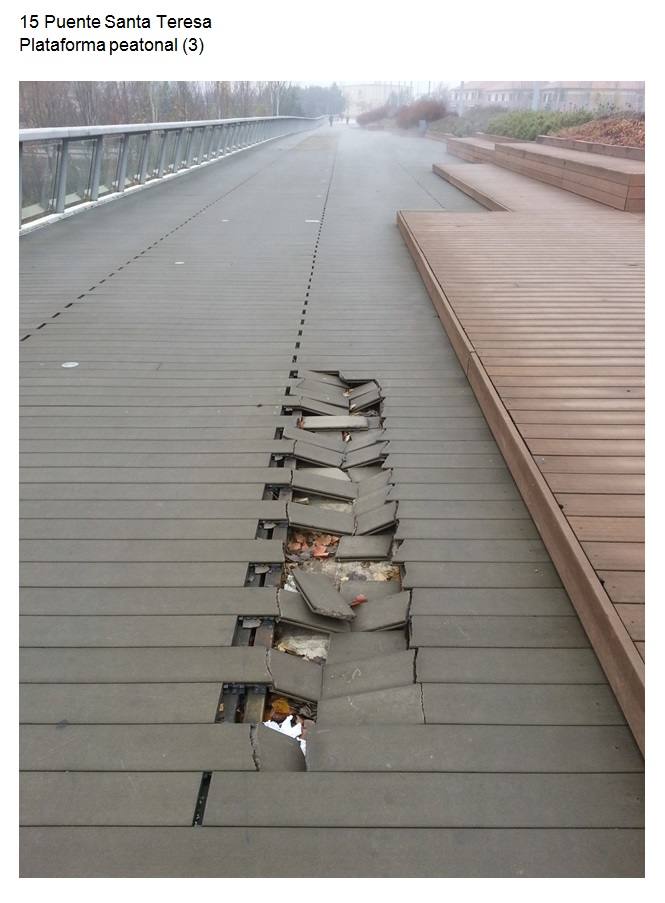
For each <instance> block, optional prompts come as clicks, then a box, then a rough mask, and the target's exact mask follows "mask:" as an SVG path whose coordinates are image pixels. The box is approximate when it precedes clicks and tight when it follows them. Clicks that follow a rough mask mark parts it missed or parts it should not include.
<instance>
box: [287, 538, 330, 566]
mask: <svg viewBox="0 0 665 903" xmlns="http://www.w3.org/2000/svg"><path fill="white" fill-rule="evenodd" d="M338 543H339V536H333V535H332V534H331V533H312V532H295V533H293V535H292V537H291V538H290V539H289V540H288V542H287V544H286V558H287V560H288V561H307V560H308V559H310V558H329V557H330V556H331V555H334V554H335V549H336V546H337V545H338Z"/></svg>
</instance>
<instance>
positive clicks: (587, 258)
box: [399, 166, 644, 742]
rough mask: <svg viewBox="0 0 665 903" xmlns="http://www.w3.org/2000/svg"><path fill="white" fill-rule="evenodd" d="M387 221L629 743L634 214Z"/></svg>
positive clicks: (634, 510)
mask: <svg viewBox="0 0 665 903" xmlns="http://www.w3.org/2000/svg"><path fill="white" fill-rule="evenodd" d="M480 168H481V167H476V166H473V167H468V169H470V170H471V176H470V178H473V174H474V173H475V171H476V170H477V169H480ZM538 188H540V186H538ZM527 190H528V186H524V192H526V191H527ZM539 193H540V192H539V191H538V192H537V194H539ZM399 224H400V228H401V229H402V233H403V235H404V237H405V239H406V241H407V245H408V246H409V248H410V250H411V252H412V254H413V256H414V259H415V260H416V263H417V265H418V267H419V269H420V272H421V274H422V275H423V277H424V279H425V282H426V285H427V287H428V290H429V291H430V295H431V297H432V299H433V301H434V304H435V306H436V308H437V311H438V312H439V316H440V317H441V319H442V321H443V323H444V326H445V328H446V331H447V332H448V335H449V337H450V339H451V341H452V343H453V346H454V347H455V350H456V352H457V354H458V357H459V359H460V361H461V362H462V365H463V367H464V369H465V371H466V372H467V374H468V376H469V379H470V380H471V384H472V385H473V386H474V390H475V391H476V394H477V397H478V398H479V401H480V403H481V406H482V408H483V410H484V412H485V415H486V416H487V418H488V420H489V422H490V425H491V426H492V430H493V432H494V435H495V437H496V438H497V441H498V442H499V445H500V447H501V449H502V452H503V454H504V457H506V460H507V461H508V463H509V465H510V467H511V470H512V472H513V476H514V477H515V479H516V481H517V483H518V486H519V487H520V490H521V492H522V495H523V496H524V498H525V499H526V501H527V504H528V505H529V509H530V511H531V513H532V515H533V516H534V519H535V521H536V524H537V526H538V528H539V531H540V533H541V536H543V539H544V540H545V543H546V545H547V547H548V550H549V551H550V554H551V555H552V558H553V560H554V562H555V564H556V566H557V569H558V571H559V573H560V574H561V576H562V579H563V582H564V585H565V586H566V588H567V589H568V591H569V593H570V595H571V599H572V600H573V603H574V604H575V606H576V608H577V610H578V612H579V614H580V617H581V619H582V622H583V624H584V626H585V628H586V630H587V632H588V633H589V636H590V637H591V639H592V642H593V643H594V647H595V648H596V651H597V653H598V654H599V657H600V660H601V662H602V664H603V667H604V668H605V671H606V673H607V674H608V676H609V679H610V682H611V683H612V686H613V687H614V689H615V692H616V693H617V696H618V698H619V700H620V702H621V703H622V705H623V707H624V711H625V712H626V715H627V717H628V720H629V722H630V724H631V726H632V727H633V730H634V731H635V734H636V736H637V737H638V738H639V740H640V742H642V738H643V679H644V678H643V674H644V671H643V660H642V659H643V655H644V645H643V643H644V608H643V603H644V589H643V569H644V546H643V542H644V523H643V517H644V476H643V474H644V457H643V455H644V444H643V439H644V434H643V422H644V421H643V417H644V383H643V378H644V331H643V316H644V311H643V224H642V222H641V219H640V218H639V217H635V216H631V215H629V214H610V215H609V216H608V215H607V212H606V211H605V210H604V209H602V208H601V209H600V210H599V212H598V213H597V214H596V213H594V212H582V210H580V208H579V207H577V208H576V210H575V215H574V217H573V216H571V215H570V214H569V215H566V214H565V212H563V211H561V212H559V211H557V212H556V213H552V214H546V213H530V214H527V213H488V214H486V215H481V216H469V215H455V214H447V213H418V212H402V213H401V214H400V215H399Z"/></svg>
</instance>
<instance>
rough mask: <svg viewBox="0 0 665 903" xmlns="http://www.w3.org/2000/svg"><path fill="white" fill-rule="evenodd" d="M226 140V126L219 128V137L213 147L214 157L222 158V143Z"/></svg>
mask: <svg viewBox="0 0 665 903" xmlns="http://www.w3.org/2000/svg"><path fill="white" fill-rule="evenodd" d="M225 140H226V126H224V125H220V126H219V135H218V138H217V144H216V147H215V156H216V157H223V156H224V141H225Z"/></svg>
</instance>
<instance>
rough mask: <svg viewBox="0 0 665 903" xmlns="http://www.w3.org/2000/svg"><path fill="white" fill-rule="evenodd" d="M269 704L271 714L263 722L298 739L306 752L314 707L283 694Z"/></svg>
mask: <svg viewBox="0 0 665 903" xmlns="http://www.w3.org/2000/svg"><path fill="white" fill-rule="evenodd" d="M269 705H270V714H269V716H268V720H267V721H264V722H263V724H264V726H265V727H268V728H270V729H271V730H274V731H279V732H280V733H282V734H286V736H287V737H292V738H293V739H295V740H298V742H299V744H300V748H301V750H302V751H303V753H304V752H305V749H306V737H307V731H308V730H309V728H311V727H312V726H313V725H314V720H313V719H314V717H315V715H314V712H313V710H312V708H311V707H310V706H309V705H306V704H298V703H295V702H289V700H287V699H285V698H284V697H283V696H277V697H273V698H272V699H271V700H270V702H269Z"/></svg>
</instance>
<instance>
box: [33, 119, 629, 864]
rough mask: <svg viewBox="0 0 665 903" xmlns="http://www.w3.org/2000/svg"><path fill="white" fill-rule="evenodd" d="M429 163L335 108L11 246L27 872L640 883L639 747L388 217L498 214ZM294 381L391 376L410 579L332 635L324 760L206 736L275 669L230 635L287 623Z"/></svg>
mask: <svg viewBox="0 0 665 903" xmlns="http://www.w3.org/2000/svg"><path fill="white" fill-rule="evenodd" d="M315 139H317V140H315ZM319 139H320V140H319ZM432 148H433V145H432V144H431V143H430V142H427V141H422V140H418V139H411V138H401V137H397V136H393V135H389V134H382V133H371V132H361V131H360V130H356V129H353V128H351V129H347V128H346V127H337V126H336V127H334V128H333V129H330V128H329V127H328V126H325V127H324V128H322V129H321V132H320V133H319V134H318V135H316V136H305V137H303V136H302V135H300V136H295V137H291V138H286V139H280V140H279V141H277V142H273V143H271V144H269V145H265V146H263V147H260V148H257V149H254V150H252V151H249V152H247V153H245V154H243V155H238V156H237V157H233V158H231V159H229V160H228V161H224V162H222V163H220V164H216V165H214V166H211V167H207V168H205V169H204V170H202V171H200V172H195V173H192V174H191V175H188V176H186V177H183V178H182V179H179V180H175V181H174V182H172V183H171V184H167V185H164V186H161V187H160V188H158V189H154V190H152V191H149V192H144V193H139V194H137V195H134V196H133V197H127V198H125V199H123V200H121V201H118V202H116V203H113V204H108V205H105V206H104V207H100V208H98V209H97V210H94V211H91V212H89V213H84V214H81V215H80V216H77V217H73V218H71V219H69V220H65V221H63V222H61V223H59V224H57V225H55V226H53V227H49V228H48V229H43V230H41V231H38V232H35V233H34V234H32V235H30V236H28V237H26V238H25V239H23V240H22V241H21V257H22V273H23V278H22V291H23V295H24V304H23V310H22V318H21V322H22V324H23V325H22V333H21V334H22V337H25V336H28V337H27V338H24V341H23V342H22V346H21V350H22V364H21V368H22V369H21V374H22V381H23V385H22V392H23V395H22V409H21V414H22V453H23V459H22V475H23V478H24V483H23V485H22V517H23V520H22V528H23V534H22V535H23V537H24V538H25V542H26V545H25V547H24V548H25V550H26V554H25V561H24V562H23V563H22V579H23V589H22V601H21V613H22V620H23V625H22V638H23V639H22V642H23V646H24V649H23V650H22V654H23V662H22V680H23V685H22V697H21V716H22V721H23V723H24V730H25V738H24V741H23V748H22V754H23V768H24V769H25V770H24V774H23V779H24V783H23V799H22V823H23V828H22V867H21V868H22V874H23V875H25V876H102V875H104V876H182V877H186V876H197V877H208V876H222V875H227V876H229V875H236V876H242V877H254V876H268V875H270V876H276V877H286V876H295V875H303V876H338V877H341V876H348V877H352V876H362V877H369V876H391V877H396V876H410V877H422V876H438V877H446V876H449V877H453V876H467V877H470V876H527V877H528V876H532V877H534V876H548V877H555V876H569V877H572V876H594V877H601V876H638V875H640V874H641V873H642V868H643V866H642V843H643V837H642V830H641V828H642V818H643V815H642V804H641V797H642V789H641V770H642V759H641V756H640V754H639V751H638V750H637V748H636V746H635V744H634V741H633V739H632V736H631V734H630V731H629V729H628V727H627V726H626V724H625V722H624V719H623V716H622V714H621V712H620V710H619V708H618V706H617V704H616V701H615V699H614V696H613V694H612V692H611V691H610V689H609V687H608V684H607V682H606V680H605V677H604V675H603V672H602V670H601V668H600V667H599V665H598V662H597V660H596V657H595V655H594V653H593V651H592V649H591V647H590V646H589V643H588V641H587V640H586V636H585V634H584V632H583V631H582V630H581V628H580V625H579V621H578V619H577V616H576V614H575V612H574V610H573V608H572V606H571V604H570V602H569V600H568V598H567V596H566V593H565V591H564V590H563V588H562V586H561V581H560V580H559V577H558V575H557V573H556V570H555V569H554V568H553V566H552V564H551V562H550V561H549V559H548V556H547V553H546V552H544V550H543V546H542V543H541V542H540V540H539V537H538V533H537V531H536V529H535V527H534V524H533V522H532V520H531V518H530V516H529V513H528V510H527V508H526V507H525V505H524V503H523V502H522V500H521V498H520V495H519V493H518V492H517V490H516V487H515V485H514V483H513V481H512V479H511V477H510V474H509V472H508V470H507V468H506V465H505V463H504V461H503V458H502V456H501V454H500V453H499V450H498V448H497V446H496V445H495V443H494V441H493V439H492V435H491V433H490V431H489V429H488V427H487V424H486V422H485V420H484V417H483V415H482V413H481V410H480V408H479V406H478V404H477V402H476V400H475V397H474V394H473V392H472V390H471V388H470V386H469V384H468V382H467V380H466V377H465V375H464V373H463V371H462V369H461V367H460V365H459V363H458V360H457V358H456V356H455V353H454V351H453V348H452V347H451V345H450V342H449V341H448V339H447V337H446V335H445V333H444V331H443V329H442V327H441V325H440V322H439V320H438V318H437V316H436V313H435V311H434V310H433V308H432V305H431V303H430V300H429V298H428V296H427V293H426V291H425V289H424V287H423V285H422V282H421V279H420V277H419V275H418V272H417V270H416V268H415V267H414V265H413V263H412V261H411V259H410V257H409V254H408V251H407V249H406V248H405V247H404V245H403V242H402V239H401V237H400V234H399V232H398V230H397V228H396V226H395V222H394V220H395V211H396V210H397V209H410V210H419V209H420V210H431V209H432V207H435V206H437V204H438V205H440V206H441V207H442V209H447V210H451V211H460V212H461V211H479V210H480V208H479V207H478V206H477V205H476V204H475V203H474V202H473V201H471V200H470V199H469V198H468V197H466V196H465V195H463V194H461V193H460V192H459V191H457V190H456V189H455V188H454V187H452V186H451V185H449V184H447V183H445V182H443V181H442V180H441V179H439V178H438V177H437V176H435V175H434V174H433V173H432V172H431V164H432V162H433V159H434V158H436V159H441V153H440V150H439V149H438V148H436V147H435V148H434V150H433V149H432ZM321 220H322V222H319V221H321ZM308 221H309V222H308ZM319 227H320V236H319ZM177 261H181V263H176V262H177ZM75 264H76V265H75ZM312 268H313V269H312ZM306 299H307V301H308V303H307V313H306V317H304V320H305V322H304V325H303V324H302V323H301V320H302V319H303V310H304V302H305V300H306ZM68 305H69V306H68ZM56 315H57V316H56ZM42 323H44V324H45V325H43V326H40V324H42ZM299 333H302V335H299ZM294 355H295V356H296V357H297V360H296V362H294V361H293V357H294ZM65 361H76V362H78V364H79V366H78V367H73V368H62V366H61V364H62V363H63V362H65ZM296 369H300V370H304V369H311V370H325V369H329V370H339V371H342V372H343V373H345V374H346V375H348V376H349V377H352V378H354V379H359V380H360V379H366V380H372V379H376V380H378V382H379V383H380V385H381V387H382V391H383V393H384V395H385V401H384V404H383V416H384V426H385V428H386V434H385V439H386V440H388V441H389V443H390V444H389V448H388V452H389V455H388V459H387V462H386V463H387V466H391V467H392V468H393V474H394V482H395V487H394V490H393V493H394V498H395V499H397V500H398V506H399V507H398V519H399V522H398V526H397V533H396V536H397V538H398V539H399V540H404V544H403V546H402V549H403V555H402V556H399V557H400V558H403V559H404V560H403V563H402V565H403V568H404V585H405V586H406V587H408V588H410V589H411V594H412V601H411V612H410V614H411V618H410V628H409V640H407V639H405V638H404V637H402V636H400V634H399V632H398V631H390V632H384V633H358V634H353V635H343V634H335V635H334V636H333V639H332V641H331V647H330V653H329V659H328V661H329V667H332V666H334V673H335V674H339V675H342V677H341V678H339V679H344V677H343V675H344V673H348V674H350V675H353V680H354V681H358V682H357V683H356V685H355V686H354V687H353V688H352V689H353V692H348V691H347V692H346V693H342V695H332V696H326V695H325V693H324V698H322V700H321V703H320V710H319V721H318V724H317V726H316V728H315V729H314V731H313V735H312V738H311V740H309V741H308V770H307V772H295V771H294V770H293V763H292V762H290V761H289V757H288V755H285V753H284V747H283V746H282V745H281V744H280V743H279V741H280V740H283V739H285V738H282V737H280V736H275V737H268V738H266V739H265V740H263V739H259V737H258V734H257V733H256V734H254V735H252V733H251V731H250V730H249V728H248V726H247V725H232V724H214V723H213V722H214V718H215V713H216V707H217V702H218V699H219V692H220V689H221V685H222V682H224V681H229V680H237V681H242V680H247V681H248V682H251V681H256V682H261V681H264V682H267V681H269V680H270V679H271V677H275V679H277V669H276V667H275V661H272V656H273V655H274V654H275V653H274V652H273V653H271V654H270V655H269V656H266V655H265V650H261V649H256V648H241V647H233V646H231V645H230V644H231V639H230V631H229V620H228V619H229V618H233V617H237V616H240V615H244V616H247V615H261V614H266V615H275V614H276V613H277V612H278V608H277V605H278V603H277V593H276V590H275V589H271V588H266V587H264V588H259V587H256V588H253V587H251V586H245V581H246V578H247V574H248V568H249V565H250V564H252V563H261V564H264V563H267V562H270V561H272V560H273V559H274V558H275V557H276V556H275V550H274V546H273V544H272V543H268V544H267V545H266V540H260V539H258V538H257V527H258V526H259V523H260V522H264V521H273V522H274V521H283V520H284V519H285V517H286V505H285V503H284V501H283V500H273V499H268V500H265V499H264V491H265V487H266V485H278V486H279V485H281V486H286V485H288V483H289V480H290V474H289V473H285V472H284V470H282V469H281V468H276V467H270V458H271V454H272V453H277V454H279V453H281V452H282V451H283V449H284V443H283V441H282V440H277V439H275V430H276V429H277V428H279V427H284V426H287V425H288V424H291V425H293V421H294V418H293V417H289V416H284V415H283V414H282V413H281V410H282V405H283V403H284V398H285V397H287V396H286V395H285V393H286V389H287V388H288V387H293V386H294V385H295V383H296V379H295V378H292V377H290V376H289V374H290V373H291V372H293V371H294V370H296ZM280 470H281V473H280ZM243 556H244V557H243ZM239 559H241V560H239ZM407 644H408V647H409V649H410V650H411V651H408V652H407V651H406V649H407ZM277 655H278V656H279V655H283V653H277ZM287 658H290V657H288V656H287ZM278 661H281V660H279V659H278ZM291 664H293V665H294V666H295V665H298V664H301V663H300V662H298V661H297V660H293V662H292V663H291ZM269 669H270V670H269ZM271 671H272V675H271V673H270V672H271ZM357 671H360V672H362V673H361V674H359V675H358V674H356V672H357ZM329 673H333V672H332V670H331V671H330V672H329ZM289 679H291V677H290V676H289ZM294 679H295V680H296V681H297V680H299V679H300V677H299V676H298V675H296V676H295V678H294ZM335 692H337V691H335ZM268 733H271V734H272V733H274V732H268ZM262 742H264V743H265V749H263V748H262V747H261V743H262ZM257 744H258V745H257ZM208 771H210V772H212V778H211V782H210V790H209V794H208V800H207V806H206V810H205V816H204V820H203V825H202V826H201V827H196V828H194V827H192V819H193V815H194V811H195V807H196V802H197V793H198V791H199V783H200V778H201V772H208ZM285 850H286V851H287V853H288V855H285V852H284V851H285Z"/></svg>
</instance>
